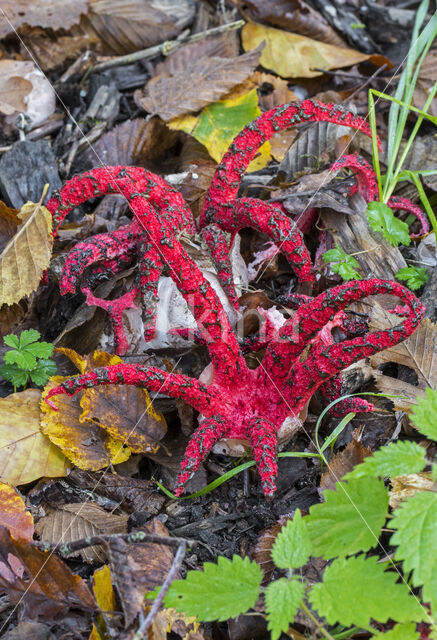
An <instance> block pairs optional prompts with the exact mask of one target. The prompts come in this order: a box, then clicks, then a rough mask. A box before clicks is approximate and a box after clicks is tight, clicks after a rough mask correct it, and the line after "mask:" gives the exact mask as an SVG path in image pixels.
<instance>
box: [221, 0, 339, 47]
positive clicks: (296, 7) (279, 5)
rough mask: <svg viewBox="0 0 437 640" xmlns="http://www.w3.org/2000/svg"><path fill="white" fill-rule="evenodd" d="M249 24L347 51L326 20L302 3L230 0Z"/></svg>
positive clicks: (282, 0) (281, 0)
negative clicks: (256, 24)
mask: <svg viewBox="0 0 437 640" xmlns="http://www.w3.org/2000/svg"><path fill="white" fill-rule="evenodd" d="M232 2H233V3H234V4H236V5H237V7H238V8H239V9H240V11H241V13H242V14H243V16H244V17H245V18H246V19H248V20H250V21H251V22H262V23H263V24H269V25H272V26H274V27H280V28H281V29H284V30H285V31H291V32H293V33H299V34H300V35H301V36H307V37H308V38H314V40H320V42H327V43H328V44H335V45H337V46H339V47H346V46H347V45H346V43H345V41H344V40H342V38H340V36H339V35H338V34H337V32H336V31H334V29H333V28H332V27H331V26H330V25H329V23H328V22H327V20H325V18H324V17H323V16H322V15H321V14H320V13H319V12H318V11H315V10H314V9H313V8H312V7H311V6H310V5H309V4H307V3H306V2H303V0H275V1H273V2H272V1H271V0H270V2H265V0H249V1H247V0H232Z"/></svg>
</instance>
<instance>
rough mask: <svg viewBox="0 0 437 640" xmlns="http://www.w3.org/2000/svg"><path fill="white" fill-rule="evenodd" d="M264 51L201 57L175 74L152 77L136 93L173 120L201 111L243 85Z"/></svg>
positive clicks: (142, 103) (154, 110) (145, 105)
mask: <svg viewBox="0 0 437 640" xmlns="http://www.w3.org/2000/svg"><path fill="white" fill-rule="evenodd" d="M259 55H260V50H256V49H254V50H252V51H249V52H248V53H245V54H243V55H242V56H238V57H236V58H219V57H217V56H213V57H203V58H197V59H195V60H193V61H192V62H191V64H188V65H186V66H185V67H184V68H183V69H181V70H179V71H177V72H176V73H174V74H172V75H167V74H162V75H158V76H155V77H154V78H152V79H151V80H150V81H149V82H148V83H147V85H146V86H145V88H144V91H140V90H137V91H136V92H135V95H134V100H135V102H136V104H137V105H138V106H139V107H141V108H143V109H144V110H145V111H148V112H149V113H151V114H152V115H155V114H158V115H159V116H160V117H161V118H162V119H163V120H165V121H167V122H168V121H169V120H172V119H173V118H177V117H179V116H182V115H184V114H186V113H192V112H195V111H200V110H201V109H202V108H203V107H205V106H206V105H208V104H211V103H212V102H216V101H217V100H218V99H219V98H221V97H222V96H223V95H225V94H226V93H228V92H229V91H230V90H231V89H232V88H233V87H235V86H236V85H238V84H240V83H241V82H243V81H244V80H246V78H248V76H249V75H250V74H251V73H252V71H253V70H254V69H255V67H256V65H257V64H258V59H259Z"/></svg>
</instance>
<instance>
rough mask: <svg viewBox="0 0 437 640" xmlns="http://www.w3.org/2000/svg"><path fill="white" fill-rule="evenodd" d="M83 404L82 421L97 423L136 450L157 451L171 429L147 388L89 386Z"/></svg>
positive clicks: (137, 451)
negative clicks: (156, 408)
mask: <svg viewBox="0 0 437 640" xmlns="http://www.w3.org/2000/svg"><path fill="white" fill-rule="evenodd" d="M80 405H81V407H82V409H83V413H82V415H81V416H80V421H81V422H84V421H92V422H95V423H96V424H98V425H99V427H101V428H102V429H104V430H105V431H106V432H107V433H109V435H111V436H112V437H113V438H114V439H116V440H121V441H122V442H123V443H124V444H126V445H127V446H128V447H129V448H130V449H131V450H132V451H133V452H134V453H154V452H155V451H157V450H158V449H159V441H160V440H161V439H162V438H163V437H164V436H165V434H166V432H167V423H166V421H165V419H164V416H162V415H161V414H159V413H157V412H156V411H155V410H154V408H153V405H152V402H151V400H150V396H149V394H148V393H147V391H146V389H139V388H137V387H129V386H127V385H123V384H121V385H111V386H110V387H97V388H94V389H87V390H86V391H85V392H84V394H83V396H82V399H81V401H80Z"/></svg>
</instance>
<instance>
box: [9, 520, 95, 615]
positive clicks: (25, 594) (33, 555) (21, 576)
mask: <svg viewBox="0 0 437 640" xmlns="http://www.w3.org/2000/svg"><path fill="white" fill-rule="evenodd" d="M0 567H1V571H0V591H2V592H3V593H5V594H6V595H7V596H8V597H9V600H10V604H11V605H15V604H18V603H20V606H21V607H22V615H23V616H24V617H25V618H38V617H41V618H44V619H46V620H53V618H54V617H55V616H56V615H58V614H61V613H66V612H67V611H68V610H69V609H70V608H71V607H73V608H75V609H82V610H84V611H87V612H89V611H90V610H91V611H93V610H94V609H95V608H96V603H95V600H94V597H93V595H92V594H91V592H90V590H89V589H88V587H87V585H86V583H85V582H84V581H83V580H82V578H81V577H80V576H77V575H73V574H72V573H71V570H70V569H69V567H67V565H66V564H65V563H64V562H62V560H60V559H59V558H58V556H57V555H56V554H54V553H47V552H46V553H44V552H43V551H39V550H38V549H36V548H35V547H33V546H32V545H31V544H29V541H28V540H22V539H20V538H18V539H14V538H12V537H11V535H10V533H9V531H8V530H7V529H6V528H5V527H1V526H0Z"/></svg>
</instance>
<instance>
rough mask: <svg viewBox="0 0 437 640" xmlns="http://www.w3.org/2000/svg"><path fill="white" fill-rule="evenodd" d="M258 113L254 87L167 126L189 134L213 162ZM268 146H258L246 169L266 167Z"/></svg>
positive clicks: (219, 157) (268, 156) (266, 144)
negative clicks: (255, 156)
mask: <svg viewBox="0 0 437 640" xmlns="http://www.w3.org/2000/svg"><path fill="white" fill-rule="evenodd" d="M260 113H261V111H260V109H259V107H258V96H257V92H256V89H252V90H251V91H249V92H248V93H245V94H242V95H241V94H240V93H239V94H238V95H237V97H235V98H234V97H232V94H231V95H230V96H228V97H227V98H224V99H223V100H219V101H218V102H214V103H213V104H210V105H209V106H207V107H205V108H204V109H203V111H202V112H201V114H200V116H198V117H195V116H183V117H180V118H175V119H173V120H172V121H171V122H170V123H169V126H170V128H171V129H178V130H181V131H185V133H189V134H191V135H192V136H194V137H195V138H196V140H198V141H199V142H201V143H202V144H203V145H205V147H206V148H207V149H208V152H209V154H210V156H211V157H212V158H214V160H216V162H220V160H221V159H222V157H223V155H224V153H225V151H226V150H227V148H228V147H229V145H230V143H231V142H232V140H233V139H234V137H235V136H236V135H237V133H239V131H241V129H242V128H243V127H244V126H245V125H246V124H247V123H248V122H250V121H251V120H253V119H254V118H256V117H257V116H259V115H260ZM269 150H270V145H269V143H268V142H266V143H265V144H263V145H262V147H261V148H260V150H259V155H258V157H257V158H255V159H254V160H252V162H251V163H250V165H249V168H248V171H249V172H250V171H256V170H258V169H262V168H263V167H265V166H266V164H267V163H268V161H269V158H270V152H269Z"/></svg>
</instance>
